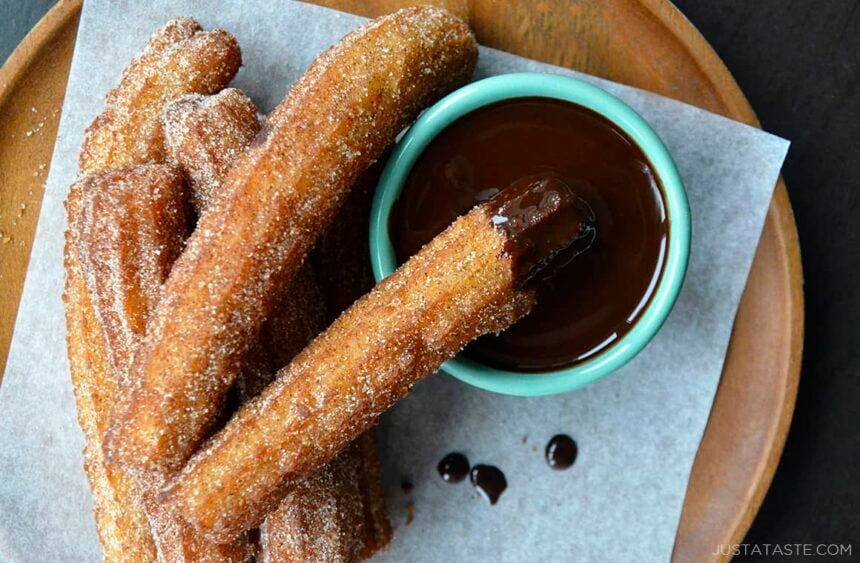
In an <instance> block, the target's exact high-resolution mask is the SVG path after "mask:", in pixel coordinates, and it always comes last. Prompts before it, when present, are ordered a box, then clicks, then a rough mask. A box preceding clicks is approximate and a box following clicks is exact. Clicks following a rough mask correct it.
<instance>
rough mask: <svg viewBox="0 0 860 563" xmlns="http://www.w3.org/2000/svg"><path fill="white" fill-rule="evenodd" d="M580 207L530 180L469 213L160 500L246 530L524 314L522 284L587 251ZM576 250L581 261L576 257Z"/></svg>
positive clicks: (350, 313) (270, 390)
mask: <svg viewBox="0 0 860 563" xmlns="http://www.w3.org/2000/svg"><path fill="white" fill-rule="evenodd" d="M591 222H592V218H591V213H590V209H589V208H588V206H587V205H586V204H585V203H584V202H583V201H582V200H581V199H579V198H578V197H577V196H576V195H575V194H574V193H573V191H572V190H571V189H570V188H569V187H568V186H567V184H564V183H563V182H561V181H560V180H557V179H553V178H532V179H530V180H529V181H528V182H521V183H518V184H515V185H512V186H511V187H510V188H508V189H507V190H505V191H503V192H502V193H501V194H500V195H499V196H497V198H494V199H493V200H490V201H489V202H486V203H484V204H483V205H481V206H479V207H476V208H475V209H473V210H472V211H471V212H470V213H469V214H467V215H465V216H463V217H462V218H460V219H459V220H457V221H456V222H455V223H454V224H453V225H451V226H450V227H449V228H448V229H447V230H445V231H444V232H443V233H442V234H440V235H439V236H437V237H436V238H435V239H433V241H431V242H430V243H429V244H427V245H426V246H425V247H424V248H423V249H422V250H421V251H420V252H419V253H418V254H416V255H415V256H413V257H412V258H411V259H410V260H409V261H408V262H406V263H405V264H404V265H403V266H401V267H400V268H399V269H398V270H397V271H396V272H395V273H394V274H393V275H391V276H389V277H388V278H386V279H385V280H383V281H382V282H380V283H379V284H377V286H376V287H375V288H374V289H373V291H372V292H371V293H369V294H368V295H366V296H364V297H362V298H361V299H360V300H359V301H358V302H357V303H355V304H354V305H353V306H352V307H351V308H350V309H348V310H347V311H346V312H345V313H344V314H343V315H342V316H341V317H340V318H338V320H337V321H335V323H334V324H333V325H332V326H331V327H330V328H329V329H328V330H327V331H326V332H324V333H323V334H322V335H321V336H320V337H318V338H317V339H316V340H314V342H312V343H311V344H310V346H308V347H307V348H305V350H304V351H303V352H302V353H301V354H299V355H298V356H297V357H296V358H295V360H293V362H292V363H291V364H290V365H289V366H288V367H286V368H284V369H283V370H282V371H281V372H280V373H279V374H278V379H277V380H276V381H275V383H273V384H272V385H270V386H269V387H267V388H266V390H265V391H264V392H263V394H262V395H261V396H260V397H258V398H257V399H255V400H254V401H252V402H251V403H250V404H248V405H247V406H246V407H244V408H242V409H241V410H240V411H239V413H237V415H235V416H234V417H233V419H232V420H231V421H230V422H229V423H228V424H227V426H226V427H225V428H224V430H222V431H221V432H220V433H219V434H217V435H216V436H215V437H214V438H213V439H212V440H211V441H210V442H209V444H208V445H206V446H205V447H204V448H203V449H202V450H201V451H200V452H199V453H197V454H196V455H195V456H194V457H192V458H191V460H190V461H189V462H188V464H187V465H186V467H185V468H184V469H183V471H182V472H181V473H180V475H179V476H178V478H177V479H176V481H175V483H174V484H173V485H172V487H171V488H170V489H169V492H168V499H169V501H170V502H172V503H174V504H175V505H176V506H177V508H178V510H179V511H180V513H181V514H182V515H183V516H184V517H185V518H186V519H188V521H189V522H191V523H192V524H194V525H195V526H197V527H198V528H199V529H200V530H201V531H202V532H204V533H206V534H209V535H210V536H212V537H216V538H229V537H232V536H233V535H234V534H236V533H239V532H241V531H242V530H244V529H247V528H250V527H252V526H255V525H257V524H258V523H259V522H260V521H261V520H262V518H263V517H264V516H265V514H266V513H267V512H268V511H269V510H270V509H271V508H272V507H273V506H275V505H276V504H277V503H278V502H280V500H281V499H282V498H283V497H284V495H286V494H289V493H290V491H291V490H293V488H294V487H295V486H296V483H297V482H298V481H299V480H300V479H303V478H304V477H305V476H307V475H308V474H310V473H312V472H313V471H315V470H316V469H317V468H318V467H320V466H321V465H322V464H325V463H327V462H328V461H329V460H330V459H331V458H332V457H334V456H335V455H336V454H337V452H339V451H340V450H341V449H343V448H344V447H345V446H346V445H347V444H348V443H349V442H350V441H351V440H353V439H355V437H356V436H358V434H360V433H361V432H363V431H365V430H366V429H367V428H368V427H369V426H371V425H372V424H374V422H375V421H376V419H377V417H378V416H379V415H380V414H382V413H383V412H384V411H386V410H387V409H388V408H390V407H391V406H392V405H393V404H394V403H395V402H396V401H398V400H399V399H401V398H402V397H403V396H405V395H406V394H407V393H408V391H409V389H410V388H411V387H412V386H413V385H414V384H415V383H416V382H418V381H419V380H421V379H422V378H423V377H426V376H427V375H429V374H431V373H433V372H434V371H436V370H437V369H438V368H439V366H440V365H441V364H442V363H443V362H444V361H445V360H447V359H449V358H451V357H452V356H454V355H455V354H456V353H457V352H459V351H460V350H461V349H462V348H463V347H464V346H465V345H466V344H467V343H468V342H470V341H471V340H473V339H475V338H477V337H478V336H481V335H483V334H487V333H489V332H497V331H501V330H504V329H505V328H507V327H508V326H510V325H511V324H512V323H514V322H515V321H517V320H518V319H519V318H521V317H522V316H524V315H525V314H526V313H528V311H529V310H530V308H531V306H532V305H533V303H534V291H533V288H532V287H530V284H529V281H532V280H536V279H537V278H536V277H535V276H536V275H537V274H538V272H539V270H540V269H542V268H545V267H547V266H548V265H549V263H550V261H551V259H552V258H553V257H554V256H556V255H557V254H559V253H561V252H563V251H565V250H566V249H568V248H570V247H571V245H572V244H573V243H574V242H577V241H582V240H591V239H590V237H591V234H592V225H591ZM578 250H581V249H578Z"/></svg>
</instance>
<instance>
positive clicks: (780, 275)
mask: <svg viewBox="0 0 860 563" xmlns="http://www.w3.org/2000/svg"><path fill="white" fill-rule="evenodd" d="M318 3H320V4H324V5H327V6H330V7H335V8H339V9H343V10H346V11H351V12H353V13H357V14H360V15H365V16H376V15H380V14H383V13H386V12H390V11H392V10H394V9H397V8H399V7H401V6H403V5H406V4H411V3H413V2H409V1H403V0H366V1H363V0H322V1H320V2H318ZM425 3H426V2H425ZM433 3H435V4H439V5H445V6H447V7H448V8H450V9H452V10H453V11H455V12H457V13H458V14H460V15H461V16H463V17H464V18H466V19H467V20H468V21H469V22H470V24H471V25H472V27H473V28H474V29H475V32H476V34H477V36H478V39H479V41H480V42H482V43H483V44H486V45H489V46H492V47H496V48H500V49H505V50H507V51H510V52H513V53H516V54H519V55H523V56H527V57H531V58H535V59H538V60H542V61H544V62H549V63H553V64H559V65H564V66H568V67H571V68H575V69H577V70H581V71H584V72H588V73H591V74H595V75H598V76H602V77H605V78H609V79H610V80H615V81H617V82H622V83H625V84H630V85H632V86H638V87H641V88H645V89H648V90H651V91H654V92H657V93H660V94H663V95H666V96H669V97H672V98H675V99H678V100H681V101H685V102H687V103H691V104H694V105H697V106H699V107H702V108H705V109H708V110H710V111H713V112H716V113H720V114H723V115H726V116H728V117H731V118H733V119H736V120H738V121H742V122H745V123H748V124H751V125H757V124H758V121H757V120H756V116H755V114H754V112H753V111H752V108H751V107H750V105H749V103H748V102H747V101H746V98H745V97H744V95H743V93H742V92H741V90H740V89H739V88H738V86H737V84H736V83H735V82H734V80H733V78H732V76H731V74H730V73H729V71H728V70H727V69H726V67H725V65H723V63H722V61H721V60H720V59H719V57H717V55H716V54H715V53H714V51H713V50H712V49H711V48H710V46H709V45H708V44H707V42H705V40H704V39H703V38H702V37H701V35H699V33H698V32H697V31H696V30H695V28H694V27H693V26H692V25H691V24H690V23H689V22H688V21H687V20H686V19H685V18H684V16H683V15H682V14H681V13H680V12H678V11H677V10H676V9H675V8H674V7H673V6H672V5H671V4H669V3H668V2H667V1H665V0H637V1H634V0H603V1H599V0H579V1H576V2H570V1H564V0H532V1H529V0H512V1H501V0H498V1H493V0H474V1H469V0H438V1H436V2H433ZM79 10H80V0H62V1H61V2H60V3H59V4H58V5H57V7H55V8H54V9H53V10H52V11H51V12H50V13H49V14H48V15H47V16H46V17H45V19H44V20H43V21H42V22H41V23H40V24H39V26H37V27H36V28H35V29H34V30H33V32H32V33H31V34H30V35H29V36H28V37H27V39H25V41H24V42H23V43H22V44H21V46H20V47H19V48H18V50H16V52H15V54H14V55H13V56H12V57H11V58H10V60H9V62H8V63H7V64H6V66H4V67H3V69H2V70H0V85H2V90H0V112H2V113H0V115H2V116H3V119H2V120H0V132H2V133H4V134H5V137H4V138H6V139H9V140H10V141H9V142H8V143H6V144H5V145H4V146H3V147H2V148H0V174H2V175H3V176H2V180H3V182H2V188H0V210H2V216H0V231H2V233H3V235H5V236H8V237H11V238H12V239H13V242H11V243H4V242H2V240H0V276H2V277H0V311H2V318H0V358H2V362H3V363H5V357H6V352H7V350H8V341H9V337H10V335H11V329H12V326H13V319H14V312H15V310H16V309H17V303H18V299H19V298H20V292H21V285H22V281H23V275H24V272H25V271H26V266H27V257H28V255H29V249H30V244H31V242H32V235H33V230H34V225H35V220H36V217H37V215H38V207H39V203H40V201H41V187H40V186H41V184H42V183H43V182H44V177H43V176H37V177H34V176H33V173H34V172H38V171H39V168H38V165H39V164H40V163H47V162H49V161H50V154H51V150H52V147H53V139H54V136H55V134H56V125H57V119H58V115H59V114H58V112H57V113H56V114H55V113H54V109H59V104H60V103H61V100H62V95H63V90H64V88H65V83H66V78H67V75H68V63H69V57H70V54H71V49H72V44H73V39H74V35H75V30H76V26H77V17H78V15H79ZM49 53H50V56H48V54H49ZM52 104H53V105H52ZM42 106H44V107H47V108H50V109H49V111H48V112H47V115H46V116H45V119H44V123H45V124H44V126H42V127H41V128H40V132H35V133H33V134H31V135H30V136H29V137H28V136H26V132H27V131H30V130H31V129H32V128H33V126H34V125H36V124H38V121H35V122H34V121H32V120H33V117H32V116H31V115H28V112H29V111H30V107H35V108H37V111H38V110H39V108H41V107H42ZM31 113H32V112H31ZM34 166H35V167H36V168H35V169H34ZM19 203H24V204H25V206H26V208H25V209H24V213H23V215H22V216H21V217H17V216H16V215H17V213H18V212H17V211H16V209H17V204H19ZM0 236H2V235H0ZM802 345H803V293H802V274H801V266H800V253H799V247H798V242H797V232H796V229H795V225H794V218H793V215H792V211H791V205H790V203H789V201H788V196H787V192H786V190H785V185H784V183H783V182H782V180H780V182H779V184H778V185H777V188H776V191H775V194H774V199H773V202H772V204H771V207H770V209H769V211H768V215H767V219H766V224H765V229H764V232H763V234H762V239H761V242H760V245H759V248H758V250H757V253H756V258H755V262H754V264H753V268H752V271H751V274H750V278H749V280H748V282H747V287H746V290H745V293H744V296H743V299H742V301H741V306H740V310H739V312H738V316H737V320H736V322H735V327H734V332H733V335H732V342H731V346H730V349H729V353H728V357H727V359H726V366H725V370H724V373H723V376H722V379H721V382H720V387H719V390H718V393H717V397H716V400H715V403H714V409H713V411H712V413H711V417H710V419H709V422H708V427H707V429H706V432H705V436H704V439H703V441H702V445H701V447H700V449H699V452H698V455H697V458H696V461H695V464H694V467H693V474H692V476H691V479H690V483H689V486H688V491H687V497H686V500H685V504H684V510H683V514H682V518H681V523H680V526H679V529H678V536H677V539H676V544H675V550H674V555H673V560H674V561H678V562H686V561H723V560H726V559H728V558H727V557H724V556H719V555H713V553H714V552H715V551H717V547H718V545H719V544H728V543H735V542H738V541H740V540H741V539H742V538H743V536H744V534H745V533H746V530H747V529H748V528H749V525H750V522H751V520H752V518H753V517H754V515H755V513H756V511H757V510H758V507H759V506H760V504H761V500H762V497H763V496H764V494H765V492H766V491H767V488H768V486H769V484H770V480H771V478H772V476H773V472H774V469H775V466H776V463H777V461H778V459H779V456H780V453H781V451H782V447H783V444H784V441H785V435H786V432H787V429H788V425H789V423H790V420H791V414H792V409H793V406H794V400H795V395H796V389H797V383H798V375H799V368H800V355H801V350H802Z"/></svg>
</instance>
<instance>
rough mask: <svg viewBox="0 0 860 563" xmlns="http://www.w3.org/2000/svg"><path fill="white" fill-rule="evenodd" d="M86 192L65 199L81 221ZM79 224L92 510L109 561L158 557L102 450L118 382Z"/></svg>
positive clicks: (130, 490)
mask: <svg viewBox="0 0 860 563" xmlns="http://www.w3.org/2000/svg"><path fill="white" fill-rule="evenodd" d="M81 199H82V196H81V193H80V191H79V190H72V192H71V194H70V196H69V198H68V200H67V201H66V209H67V214H68V217H69V224H70V225H71V224H76V223H78V222H79V220H80V219H79V218H80V216H81V207H82V201H81ZM76 239H77V234H76V230H74V229H69V230H67V231H66V244H65V251H64V252H65V260H64V261H65V269H66V276H65V288H64V291H63V302H64V304H65V310H66V332H67V336H66V345H67V348H68V356H69V372H70V374H71V378H72V384H73V386H74V390H75V402H76V403H77V414H78V423H79V424H80V426H81V430H83V433H84V440H85V446H84V471H85V472H86V474H87V479H88V480H89V482H90V486H91V488H92V491H93V512H94V514H95V519H96V529H97V531H98V534H99V541H100V542H101V544H102V548H103V549H104V554H105V560H106V561H130V562H146V561H154V560H155V556H156V552H155V544H154V543H153V540H152V535H151V533H150V528H149V520H148V518H147V515H146V511H145V510H144V507H143V505H142V502H141V500H140V498H139V495H138V494H137V484H136V483H135V481H134V479H133V478H132V477H131V476H130V475H128V474H127V473H126V472H125V471H124V470H123V469H122V468H120V467H118V466H116V465H113V464H110V463H108V462H107V460H106V459H105V455H104V448H103V446H104V433H105V430H106V427H107V420H108V414H109V413H110V409H111V406H112V405H113V403H114V397H115V396H116V394H117V392H118V388H119V382H118V378H116V377H114V372H113V370H112V368H111V366H110V362H109V360H108V353H107V347H106V346H105V339H104V334H103V331H102V327H101V324H100V322H99V319H98V316H97V315H96V313H95V309H94V308H93V305H92V303H91V301H90V298H89V294H88V292H87V288H86V283H85V282H84V276H83V273H82V272H81V266H80V260H79V258H78V250H77V248H78V244H77V240H76Z"/></svg>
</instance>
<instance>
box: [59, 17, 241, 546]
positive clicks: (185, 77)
mask: <svg viewBox="0 0 860 563" xmlns="http://www.w3.org/2000/svg"><path fill="white" fill-rule="evenodd" d="M240 58H241V57H240V54H239V50H238V46H237V45H236V43H235V40H234V39H233V38H232V37H231V36H229V35H228V34H226V33H225V32H222V31H216V32H202V31H201V30H200V26H199V25H198V24H197V23H196V22H194V21H193V20H190V19H187V18H186V19H177V20H173V21H171V22H169V23H168V24H167V25H165V26H164V27H163V28H162V29H161V30H159V31H158V32H156V33H155V34H154V35H153V36H152V38H151V39H150V40H149V43H148V44H147V47H146V48H145V49H144V51H143V52H142V53H141V54H140V55H139V56H137V57H135V59H134V60H133V61H132V62H131V63H130V64H129V66H128V67H126V70H125V71H124V73H123V76H122V78H121V80H120V82H119V84H118V86H117V87H116V88H114V89H113V90H112V91H111V92H110V93H109V94H108V95H107V98H106V101H105V105H106V107H105V110H104V112H103V113H102V114H100V115H99V116H97V117H96V119H95V120H94V121H93V124H92V125H91V126H90V128H89V129H88V132H87V135H86V138H85V141H84V145H83V148H82V152H81V157H80V161H79V167H80V170H79V173H80V174H81V175H88V174H91V175H93V176H91V177H90V178H89V179H82V180H81V182H80V183H79V184H78V185H76V186H75V187H73V189H72V190H71V193H70V195H69V198H68V200H67V203H66V206H67V212H68V216H69V229H68V230H67V232H66V246H65V270H66V280H65V291H64V301H65V305H66V318H67V345H68V349H69V360H70V361H69V368H70V373H71V377H72V382H73V384H74V389H75V397H76V401H77V410H78V420H79V422H80V425H81V428H82V429H83V430H84V437H85V440H86V446H85V461H84V466H85V470H86V472H87V477H88V479H89V481H90V484H91V487H92V489H93V492H94V495H93V496H94V512H95V516H96V524H97V528H98V532H99V539H100V541H101V543H102V546H103V547H104V549H105V557H106V559H107V560H108V561H154V560H156V558H157V557H161V559H162V560H163V556H162V554H161V553H159V552H158V551H160V548H161V545H158V546H156V543H157V542H156V541H154V539H153V535H152V534H153V529H152V525H151V522H150V516H151V514H148V511H147V510H146V506H145V503H144V501H143V499H142V495H141V492H142V485H141V483H140V482H139V477H138V476H135V475H132V474H130V473H127V472H126V471H124V470H123V469H122V468H120V467H119V466H117V465H115V464H113V463H112V462H111V461H110V460H108V459H107V456H106V455H105V448H104V438H105V433H106V430H107V421H108V418H109V414H110V411H111V410H112V408H113V406H114V404H115V402H116V399H117V395H118V394H119V393H120V392H121V389H120V388H121V385H120V383H121V381H120V380H121V378H122V377H121V376H122V375H123V374H125V373H127V372H128V365H127V364H124V365H120V364H123V363H124V362H126V361H127V356H128V353H129V351H130V350H131V349H132V348H133V347H134V346H133V342H132V341H134V340H135V339H137V340H139V339H140V338H141V337H142V332H140V331H142V328H143V324H144V322H145V321H144V320H143V317H145V316H146V315H145V309H146V308H147V307H149V306H151V303H152V301H153V298H154V296H155V294H156V293H157V292H158V288H157V286H160V283H161V281H162V280H163V276H164V275H165V274H166V270H165V264H166V263H167V262H169V261H172V258H170V259H168V255H170V254H172V255H175V254H176V252H175V251H176V250H177V248H176V244H177V242H176V241H177V239H179V238H180V237H181V236H184V234H185V225H182V226H181V232H173V231H172V229H173V227H174V226H176V227H178V226H179V224H180V223H181V222H182V221H180V220H178V218H179V217H180V216H181V214H182V211H181V208H182V207H183V206H174V205H173V204H169V205H168V203H167V201H168V200H170V199H171V198H172V197H173V195H176V194H175V192H173V191H172V190H173V189H174V188H175V187H176V186H175V185H174V186H173V187H172V188H171V187H168V188H166V191H165V192H164V193H161V192H160V191H159V189H158V188H157V186H156V185H155V183H158V182H155V183H153V182H154V180H153V178H154V177H155V176H158V175H159V174H166V172H165V171H164V170H163V169H151V170H149V171H148V172H141V171H138V172H136V173H133V174H132V177H134V174H138V176H137V179H135V180H132V181H129V180H130V178H126V177H125V176H124V175H125V174H127V173H128V171H127V170H126V171H114V170H113V169H116V168H119V167H123V166H126V165H135V164H142V163H145V162H152V161H155V162H157V161H158V160H160V159H161V158H162V156H163V146H162V130H161V126H160V117H161V112H162V111H163V107H164V104H165V103H167V102H169V101H170V100H172V99H173V98H175V97H177V96H180V95H183V94H187V93H191V92H207V93H208V92H211V91H214V90H217V89H220V88H221V87H222V86H223V85H226V84H227V82H229V80H230V79H231V78H232V76H233V75H234V74H235V72H236V70H237V69H238V66H239V64H240ZM156 170H157V171H156ZM154 171H156V172H154ZM102 172H104V173H106V174H107V175H108V176H111V175H113V179H112V180H108V179H106V178H102V179H94V178H98V173H102ZM150 174H153V176H152V177H150ZM173 174H174V175H175V172H174V173H173ZM142 177H149V180H148V182H149V183H148V185H146V186H145V187H142V188H141V189H140V190H137V189H135V187H134V185H133V184H135V183H136V182H137V181H138V180H141V178H142ZM114 180H115V181H116V182H115V181H114ZM88 182H89V183H92V184H93V185H94V186H100V187H98V188H95V187H93V188H92V190H90V191H91V192H92V193H96V192H101V191H102V190H104V191H105V192H107V191H111V190H112V189H113V187H114V184H115V183H116V184H118V185H123V184H126V187H125V188H122V189H120V190H119V193H117V194H107V193H104V194H100V195H98V196H97V197H96V199H97V200H99V201H102V203H99V204H96V203H94V202H93V201H87V202H85V201H84V199H85V198H84V195H83V191H84V190H83V184H84V183H88ZM144 184H147V182H144ZM138 197H140V198H141V199H139V200H138V199H137V198H138ZM108 200H112V201H114V202H115V203H117V204H118V207H114V206H112V205H111V204H104V202H106V201H108ZM85 203H86V205H85ZM149 205H154V207H153V208H151V209H147V206H149ZM87 206H90V207H87ZM96 208H98V209H99V211H98V212H97V216H96V215H92V214H90V215H89V217H88V218H87V219H86V221H85V220H84V218H83V216H84V215H85V214H86V213H85V212H86V211H87V209H89V210H90V212H92V211H93V210H94V209H96ZM138 213H141V215H140V216H138ZM162 219H163V220H165V221H166V223H165V224H164V225H159V226H157V227H156V226H155V224H154V222H153V221H159V220H162ZM111 221H112V222H113V225H114V226H113V227H112V229H113V232H110V233H108V232H107V231H105V230H103V228H102V227H100V226H98V225H102V224H104V225H106V224H108V223H110V222H111ZM84 222H87V223H88V225H89V227H88V228H89V229H90V230H89V231H88V233H87V234H84V228H83V226H82V224H83V223H84ZM97 231H101V232H100V234H98V235H97V234H95V233H96V232H97ZM79 248H81V249H82V252H83V254H85V255H86V256H87V257H88V260H87V265H86V267H85V266H84V265H82V262H81V256H79V254H78V249H79ZM129 252H130V253H135V252H139V253H140V254H139V256H138V258H140V262H139V263H138V262H137V259H136V258H135V259H132V258H131V255H130V254H128V253H129ZM93 259H95V262H98V261H100V260H102V259H110V260H112V259H119V260H120V261H121V264H119V265H114V266H111V267H110V268H112V269H113V275H112V276H108V278H109V279H110V281H109V280H106V279H102V278H101V277H100V276H101V275H100V274H96V273H95V270H93V272H91V275H90V276H89V277H90V279H91V281H92V282H93V283H91V284H90V285H91V286H92V287H93V288H94V289H93V291H94V293H93V295H92V299H91V295H90V293H89V289H88V287H87V285H88V284H87V282H86V276H85V275H84V272H83V269H86V268H99V267H101V268H102V271H103V272H107V270H106V269H105V268H107V266H104V265H102V266H98V265H96V264H95V262H93ZM126 266H130V267H131V268H132V270H130V271H125V270H122V269H123V268H125V267H126ZM155 280H158V281H157V284H156V283H155ZM97 286H98V287H101V289H97ZM109 286H110V287H109ZM113 289H117V291H118V293H117V294H116V295H111V294H110V291H112V290H113ZM96 292H98V293H100V295H96ZM94 302H95V303H94ZM97 308H100V309H101V313H102V314H103V315H104V317H103V315H100V314H97V313H96V309H97ZM126 315H127V316H126ZM103 318H104V322H103ZM103 324H104V326H102V325H103ZM106 330H107V331H109V332H110V335H111V337H110V338H106ZM126 338H128V339H129V340H126ZM176 522H177V523H178V522H181V521H179V520H177V521H176ZM183 527H184V530H185V531H186V532H185V533H186V534H190V535H191V536H192V537H196V538H197V541H199V542H200V544H201V545H209V544H210V543H211V542H208V541H205V540H203V539H202V538H200V537H199V536H197V535H196V534H195V533H194V531H193V530H192V529H191V528H189V527H188V526H185V525H184V524H183ZM158 543H160V542H158ZM234 545H235V544H234ZM240 547H241V546H240ZM241 550H242V551H244V552H245V554H246V555H243V556H242V557H241V558H240V557H238V556H237V557H235V558H233V559H232V560H235V561H241V560H244V559H245V558H246V557H247V553H248V546H247V545H245V546H244V547H241ZM218 551H221V550H220V548H219V550H218ZM172 560H174V561H181V559H175V558H174V559H172ZM217 560H224V558H223V557H221V558H218V559H217Z"/></svg>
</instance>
